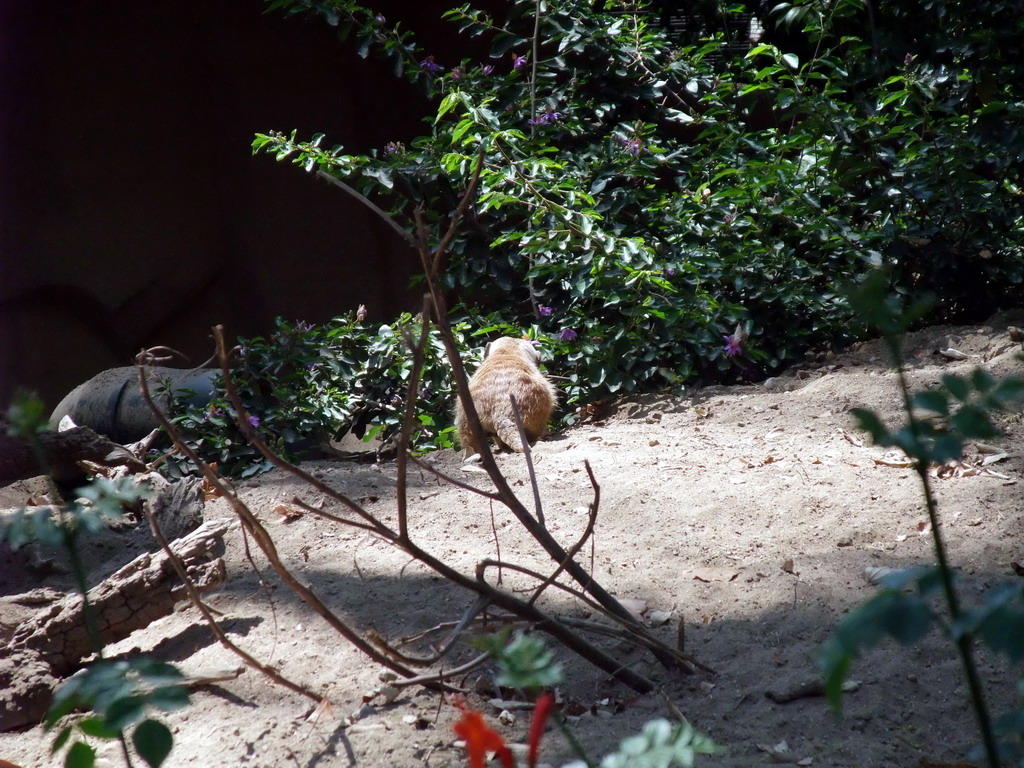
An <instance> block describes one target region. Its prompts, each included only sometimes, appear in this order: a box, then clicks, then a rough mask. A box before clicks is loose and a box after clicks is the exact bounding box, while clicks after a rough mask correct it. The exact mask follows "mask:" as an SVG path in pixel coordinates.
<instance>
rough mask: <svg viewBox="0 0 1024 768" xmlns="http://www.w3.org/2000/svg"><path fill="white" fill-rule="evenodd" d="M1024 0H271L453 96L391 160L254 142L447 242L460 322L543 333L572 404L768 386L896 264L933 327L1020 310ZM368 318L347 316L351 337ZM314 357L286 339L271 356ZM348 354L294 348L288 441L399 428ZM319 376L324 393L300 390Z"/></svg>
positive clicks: (279, 138) (214, 444)
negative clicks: (680, 9) (435, 15)
mask: <svg viewBox="0 0 1024 768" xmlns="http://www.w3.org/2000/svg"><path fill="white" fill-rule="evenodd" d="M1011 6H1012V4H1011V3H1007V2H1006V1H1005V0H982V2H980V3H977V4H972V5H971V6H970V8H968V7H967V6H964V5H963V4H958V3H955V2H951V1H949V2H947V1H944V0H929V2H927V3H924V4H923V5H922V4H920V3H911V2H905V1H903V0H900V1H899V2H895V3H887V4H884V7H880V8H878V9H874V8H873V7H872V8H871V9H868V7H867V6H865V5H864V4H862V3H859V2H853V0H839V2H831V1H829V2H825V1H824V0H804V1H802V2H799V3H789V2H780V3H777V4H776V5H775V6H774V7H772V8H768V9H767V10H762V9H761V7H760V5H757V4H754V3H742V2H741V3H735V4H723V3H719V2H714V1H711V2H707V3H703V4H698V5H696V6H695V8H696V9H697V10H695V11H694V13H697V14H699V16H700V19H699V23H697V24H695V25H692V27H691V31H690V32H688V33H687V34H686V35H683V36H681V37H678V38H674V37H673V36H672V35H671V34H670V33H669V31H668V30H667V28H666V27H665V26H664V25H663V24H662V22H661V18H660V15H659V12H658V6H657V5H656V4H654V3H651V2H646V1H645V0H635V1H633V2H604V3H590V2H584V1H583V0H548V1H547V2H545V3H542V4H537V3H536V2H534V1H533V0H516V1H515V2H513V3H511V4H510V5H509V7H508V8H507V9H506V11H507V17H506V18H503V19H499V18H496V17H494V16H492V15H490V14H488V13H486V12H484V11H481V10H477V9H475V8H473V7H471V6H470V5H468V4H466V5H462V6H459V7H457V8H453V9H451V10H449V11H447V12H445V13H444V14H443V16H444V19H445V20H447V21H448V22H450V23H451V24H452V26H453V29H457V31H458V33H459V34H460V35H461V40H462V42H461V43H460V42H458V41H457V40H456V41H453V45H451V46H450V47H448V48H447V49H446V50H443V51H442V50H433V51H431V50H426V49H424V48H422V47H421V46H420V45H419V44H418V43H417V41H416V38H415V36H414V34H413V32H412V31H410V30H408V29H406V28H405V27H404V26H402V25H401V24H397V23H396V24H393V23H391V22H389V21H388V20H387V19H386V18H384V17H383V16H382V15H380V14H379V13H377V12H375V11H374V10H373V8H372V3H360V2H356V1H355V0H271V1H270V2H268V8H269V9H277V10H284V11H285V12H286V13H288V14H298V13H311V14H314V15H319V16H321V17H323V18H324V19H326V20H327V21H328V22H329V23H330V24H332V25H334V26H336V27H337V28H338V29H339V30H340V32H341V35H342V37H343V39H345V40H346V41H347V42H348V43H349V44H351V45H354V46H356V48H357V50H358V52H359V54H360V55H362V56H369V55H374V56H380V57H383V58H385V59H386V60H388V61H389V62H390V63H391V64H392V65H393V67H394V72H395V74H396V76H398V77H401V78H404V79H406V80H408V81H409V82H411V83H413V84H415V85H417V86H418V87H419V88H420V89H421V90H422V91H423V93H424V95H425V96H426V97H427V100H428V102H429V103H430V105H431V106H430V114H429V115H428V116H427V117H426V118H425V123H426V127H425V129H424V131H423V133H422V135H419V136H414V137H409V136H391V137H382V138H381V143H380V146H379V147H377V148H376V149H374V150H372V151H370V152H369V153H368V154H351V153H348V152H346V150H345V148H344V146H343V145H341V144H334V145H332V144H330V143H328V142H327V141H326V136H325V135H324V134H317V135H314V136H311V137H308V138H306V137H299V136H297V134H296V132H294V131H292V132H285V131H271V132H268V133H261V134H257V136H256V137H255V140H254V142H253V149H254V151H255V152H264V153H268V154H270V155H272V156H274V157H276V158H277V159H278V160H286V159H287V160H289V161H291V162H293V163H295V164H297V165H299V166H300V167H302V168H304V169H306V170H307V171H310V172H317V173H320V174H324V175H327V176H329V177H331V178H333V179H335V180H338V181H344V182H346V183H348V184H350V185H351V186H352V187H353V188H354V189H355V190H357V192H358V193H359V194H362V195H364V196H365V197H366V198H367V199H369V200H371V201H372V202H374V203H375V204H376V205H378V206H379V207H380V208H381V209H382V210H383V211H385V212H386V213H387V214H388V215H389V216H390V217H391V218H392V220H393V221H394V222H397V225H398V226H399V227H401V228H404V229H405V231H406V232H407V233H416V234H417V235H418V234H420V233H423V234H425V235H426V237H427V239H428V241H429V242H430V243H432V244H434V243H440V242H442V241H444V242H445V243H446V263H445V264H443V265H442V269H441V270H440V279H441V280H442V281H443V283H444V287H445V289H446V290H447V291H448V293H449V295H450V297H451V298H452V301H450V302H449V303H450V304H451V305H452V306H453V316H454V317H456V318H457V319H458V320H459V321H460V322H463V323H465V325H464V326H463V327H464V328H465V329H467V330H468V331H471V332H472V333H474V334H480V335H490V334H496V333H498V332H501V333H511V334H513V335H519V334H520V333H523V332H526V333H528V334H529V335H531V336H532V337H535V338H538V339H540V340H542V341H543V342H544V343H545V345H546V346H547V348H548V349H549V350H550V353H551V354H550V362H549V364H548V370H549V372H550V373H553V374H554V375H555V376H556V380H557V382H558V384H559V386H560V387H561V388H562V389H563V391H564V397H563V401H562V402H563V410H562V418H563V419H564V420H565V421H566V422H571V421H573V420H574V419H575V418H576V417H575V413H576V410H577V406H579V405H581V404H584V403H587V402H589V401H593V400H597V399H602V398H606V397H608V396H612V395H617V394H623V393H629V392H633V391H638V390H649V389H657V388H671V389H678V388H680V387H682V386H683V385H685V384H687V383H688V382H691V381H694V380H703V381H731V380H740V379H754V380H756V379H758V378H761V377H764V376H766V375H767V374H768V373H770V372H771V371H772V370H774V369H777V368H779V367H781V366H784V365H785V364H787V363H790V362H792V361H794V360H797V359H799V358H800V357H801V356H802V355H803V353H804V352H805V351H806V350H807V349H809V348H811V347H816V346H821V345H825V344H839V345H841V344H844V343H846V342H849V341H852V340H854V339H857V338H862V337H863V336H864V335H865V334H866V333H867V332H868V324H867V323H866V322H864V320H863V318H861V317H860V316H858V314H857V313H856V312H854V311H852V310H851V308H850V306H849V305H848V303H847V302H846V300H845V298H844V297H843V294H842V292H841V291H840V290H839V289H838V286H840V285H843V284H845V283H847V282H855V281H857V280H858V279H861V278H863V276H864V275H865V274H867V273H868V272H869V271H870V270H871V269H873V268H874V267H876V266H879V265H882V264H885V265H888V266H890V267H892V269H891V270H890V271H889V272H888V273H887V274H889V276H890V278H889V279H890V287H892V288H893V289H895V290H896V291H897V292H899V293H902V294H905V295H909V296H918V295H921V294H923V293H925V292H932V293H933V294H934V295H935V296H936V299H937V300H936V302H935V304H934V306H933V307H932V308H931V310H930V312H929V314H928V315H927V316H924V317H922V318H920V320H921V321H922V322H933V321H951V320H955V319H962V320H968V321H971V320H977V319H979V318H980V317H983V316H987V315H988V314H989V313H990V312H991V311H992V310H994V309H995V308H997V307H1006V306H1010V305H1014V304H1019V303H1020V302H1021V299H1022V296H1024V291H1022V290H1021V285H1022V284H1024V189H1022V168H1024V129H1022V128H1021V127H1020V126H1021V125H1024V121H1022V119H1021V118H1022V117H1024V86H1022V85H1021V84H1022V83H1024V77H1022V75H1024V65H1022V64H1021V63H1020V61H1019V59H1020V57H1019V56H1018V55H1017V42H1018V41H1019V39H1020V36H1021V35H1022V34H1024V17H1022V16H1021V15H1020V14H1019V13H1014V12H1012V11H1011V10H1010V7H1011ZM756 14H760V22H761V24H762V25H763V28H759V29H758V31H756V32H755V33H754V34H748V30H749V29H752V28H751V27H749V24H750V19H751V18H752V17H753V16H754V15H756ZM922 29H926V30H927V34H924V33H921V32H920V30H922ZM453 37H454V32H453ZM481 50H487V51H488V52H489V53H488V56H487V57H486V58H479V53H474V54H473V56H469V55H463V53H460V51H462V52H465V53H467V54H468V52H470V51H474V52H478V51H481ZM341 138H342V139H343V138H344V137H341ZM477 172H479V180H478V184H477V186H476V189H475V193H474V196H473V199H472V200H471V201H470V203H471V204H470V205H469V206H468V208H467V209H466V211H465V215H463V216H462V217H461V218H460V219H459V220H458V221H457V222H455V224H456V226H455V228H454V230H453V232H452V237H451V238H450V240H448V239H446V237H445V233H446V232H447V231H448V228H449V225H450V224H451V218H450V217H451V215H452V211H453V210H455V208H456V205H457V203H458V202H459V200H460V198H461V197H462V195H463V194H464V193H465V191H466V190H467V189H468V188H469V186H470V184H471V179H473V178H474V176H475V174H476V173H477ZM410 258H412V254H411V253H410ZM347 323H348V320H345V319H342V320H341V321H339V322H338V323H337V326H336V327H334V326H332V328H333V330H335V331H336V332H337V333H338V334H341V335H342V336H345V335H346V334H351V333H354V332H355V331H354V330H353V329H352V328H351V327H349V326H348V325H347ZM293 330H294V329H293ZM279 332H280V331H279ZM333 343H334V340H328V341H327V344H328V346H329V345H330V344H333ZM303 354H307V355H308V356H309V357H311V358H314V359H315V358H316V355H317V352H316V350H315V349H312V348H310V349H308V350H307V351H306V352H304V353H303ZM331 354H333V353H329V352H328V356H329V357H330V355H331ZM293 356H294V352H293V350H292V349H289V348H286V349H283V350H280V351H276V350H275V349H273V348H268V349H267V350H266V356H265V360H264V363H265V365H264V368H265V369H266V370H267V371H273V370H274V369H275V367H276V366H275V364H274V363H275V359H276V358H277V357H280V358H281V359H282V360H290V359H291V358H292V357H293ZM432 364H433V361H430V363H429V364H428V374H427V375H428V376H432V375H433V374H431V373H429V365H432ZM347 365H349V364H347V363H338V362H336V361H335V362H330V361H328V367H329V368H330V371H329V375H333V376H335V379H334V380H333V381H330V382H329V381H327V380H326V379H327V377H328V376H327V375H325V376H324V377H321V380H320V381H318V382H316V383H312V384H311V383H309V382H306V381H303V380H301V379H302V377H301V376H295V375H293V374H292V373H291V371H290V369H289V368H288V366H285V369H286V370H285V373H286V374H288V376H289V377H291V378H292V379H293V381H294V384H295V390H294V394H293V395H287V394H286V393H284V392H278V393H276V394H273V395H269V394H268V393H266V392H258V393H257V392H253V393H251V395H252V398H251V400H252V403H253V405H254V407H255V406H256V405H259V404H262V405H264V406H266V407H269V408H270V411H269V412H267V413H266V414H259V417H260V418H261V419H263V418H266V419H267V420H268V421H269V422H273V423H274V424H275V426H274V429H273V430H272V431H271V432H269V433H268V435H269V436H272V437H274V438H275V439H276V438H280V440H281V441H282V444H288V443H291V442H293V440H292V439H291V438H290V437H289V436H288V435H287V434H286V433H287V432H288V431H289V428H288V426H287V424H285V422H284V420H285V419H286V417H288V416H289V414H291V415H292V416H293V417H294V418H295V419H296V426H295V427H294V428H293V429H292V431H294V432H296V433H297V434H298V435H299V436H304V435H308V434H310V433H312V432H313V431H315V430H317V429H326V430H327V431H331V432H333V431H336V430H338V429H339V428H340V429H341V430H342V431H344V429H346V428H347V425H348V424H349V423H350V421H349V420H350V419H354V421H352V422H351V424H352V426H353V427H354V428H356V429H362V428H363V425H364V422H363V421H360V419H361V418H363V417H366V418H370V417H371V415H372V418H375V419H377V418H382V419H384V421H383V422H382V421H377V422H375V424H374V426H375V427H379V428H382V429H383V430H384V431H385V432H386V431H388V430H391V428H392V427H391V425H392V424H393V423H394V422H393V421H388V419H390V418H391V417H392V416H393V415H394V414H393V413H392V412H391V411H389V407H388V406H387V404H386V402H384V401H381V400H379V399H378V400H377V402H378V403H383V404H382V405H370V406H369V408H368V409H364V410H361V411H360V407H359V406H355V405H353V406H352V407H351V408H348V406H345V405H342V406H339V405H338V403H339V401H340V400H344V398H345V397H347V395H344V394H342V395H339V394H338V393H344V392H345V391H346V386H345V385H344V383H343V382H344V381H345V378H344V377H345V376H347V375H349V373H350V371H349V369H348V368H347V367H346V366H347ZM249 367H252V366H251V365H250V366H249ZM356 367H358V366H356ZM325 370H326V369H325ZM253 373H254V374H256V375H257V376H258V375H261V371H253ZM274 375H277V374H274ZM357 378H358V376H357ZM268 386H269V387H270V388H271V389H273V388H274V387H275V385H274V384H269V385H267V384H264V385H263V389H264V390H265V389H266V388H267V387H268ZM437 391H438V392H440V391H441V389H440V388H438V389H437ZM300 393H301V396H302V397H303V398H305V399H306V404H305V405H304V406H303V407H304V409H305V410H300V411H293V410H290V406H288V403H289V402H290V401H292V400H294V399H295V398H296V397H298V395H299V394H300ZM378 394H382V395H386V394H387V393H386V392H384V393H378ZM374 397H376V396H374ZM321 406H322V410H321V411H317V410H315V409H317V408H320V407H321ZM346 408H348V410H346ZM356 411H359V413H358V414H356ZM423 413H424V414H426V415H428V416H429V418H431V419H433V420H434V424H433V425H424V427H425V429H424V432H423V434H422V435H421V436H420V437H421V445H423V446H424V447H427V446H430V445H444V444H447V442H446V439H445V437H444V436H443V434H442V435H439V436H435V435H434V434H433V430H435V429H436V430H439V431H440V432H442V433H443V430H444V427H443V426H441V425H442V424H447V421H446V420H444V421H441V420H438V417H439V415H440V414H441V411H440V410H436V409H435V408H434V405H433V404H432V403H426V404H425V405H424V410H423ZM353 414H355V415H353ZM218 417H219V414H218V413H216V412H214V413H212V414H211V415H210V417H209V418H210V419H211V420H212V421H213V422H214V424H215V425H216V426H217V427H218V428H220V429H222V430H223V432H222V433H221V434H220V435H219V436H217V437H207V438H204V440H206V445H207V447H208V448H210V449H212V451H213V452H214V453H219V454H220V455H221V456H222V460H223V462H225V463H227V464H229V465H235V464H237V461H239V460H241V457H242V456H244V455H245V451H246V449H245V448H243V447H240V446H239V445H237V437H238V436H237V435H231V436H230V437H229V436H228V434H229V432H230V430H231V427H230V426H221V425H219V424H216V420H217V418H218ZM442 418H443V419H446V418H447V417H446V416H443V417H442ZM366 423H368V422H366ZM382 423H383V424H386V426H384V427H381V424H382ZM185 425H186V426H196V427H197V428H198V424H195V425H190V424H189V423H186V424H185ZM339 425H341V426H340V427H339ZM367 428H369V427H367ZM197 434H198V433H197Z"/></svg>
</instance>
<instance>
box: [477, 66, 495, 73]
mask: <svg viewBox="0 0 1024 768" xmlns="http://www.w3.org/2000/svg"><path fill="white" fill-rule="evenodd" d="M480 71H481V72H483V73H484V74H485V75H491V74H494V66H493V65H491V64H484V65H483V66H482V67H480Z"/></svg>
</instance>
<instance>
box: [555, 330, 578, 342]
mask: <svg viewBox="0 0 1024 768" xmlns="http://www.w3.org/2000/svg"><path fill="white" fill-rule="evenodd" d="M558 340H559V341H576V331H574V330H573V329H572V328H563V329H562V332H561V333H560V334H558Z"/></svg>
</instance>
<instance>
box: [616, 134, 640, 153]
mask: <svg viewBox="0 0 1024 768" xmlns="http://www.w3.org/2000/svg"><path fill="white" fill-rule="evenodd" d="M615 140H616V141H617V142H619V144H621V145H622V148H623V149H624V150H626V151H627V152H629V154H631V155H632V156H633V157H640V153H641V152H643V151H644V145H643V142H642V141H640V139H638V138H635V137H634V138H632V139H627V138H625V137H623V136H616V137H615Z"/></svg>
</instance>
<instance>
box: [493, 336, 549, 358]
mask: <svg viewBox="0 0 1024 768" xmlns="http://www.w3.org/2000/svg"><path fill="white" fill-rule="evenodd" d="M496 355H513V356H515V357H520V358H522V359H524V360H529V361H530V362H532V363H535V364H536V363H539V362H540V350H539V349H537V347H535V346H534V345H533V342H531V341H528V340H527V339H517V338H515V337H513V336H502V337H501V338H500V339H495V340H494V341H489V342H487V346H486V347H484V360H486V359H487V358H489V357H495V356H496Z"/></svg>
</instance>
